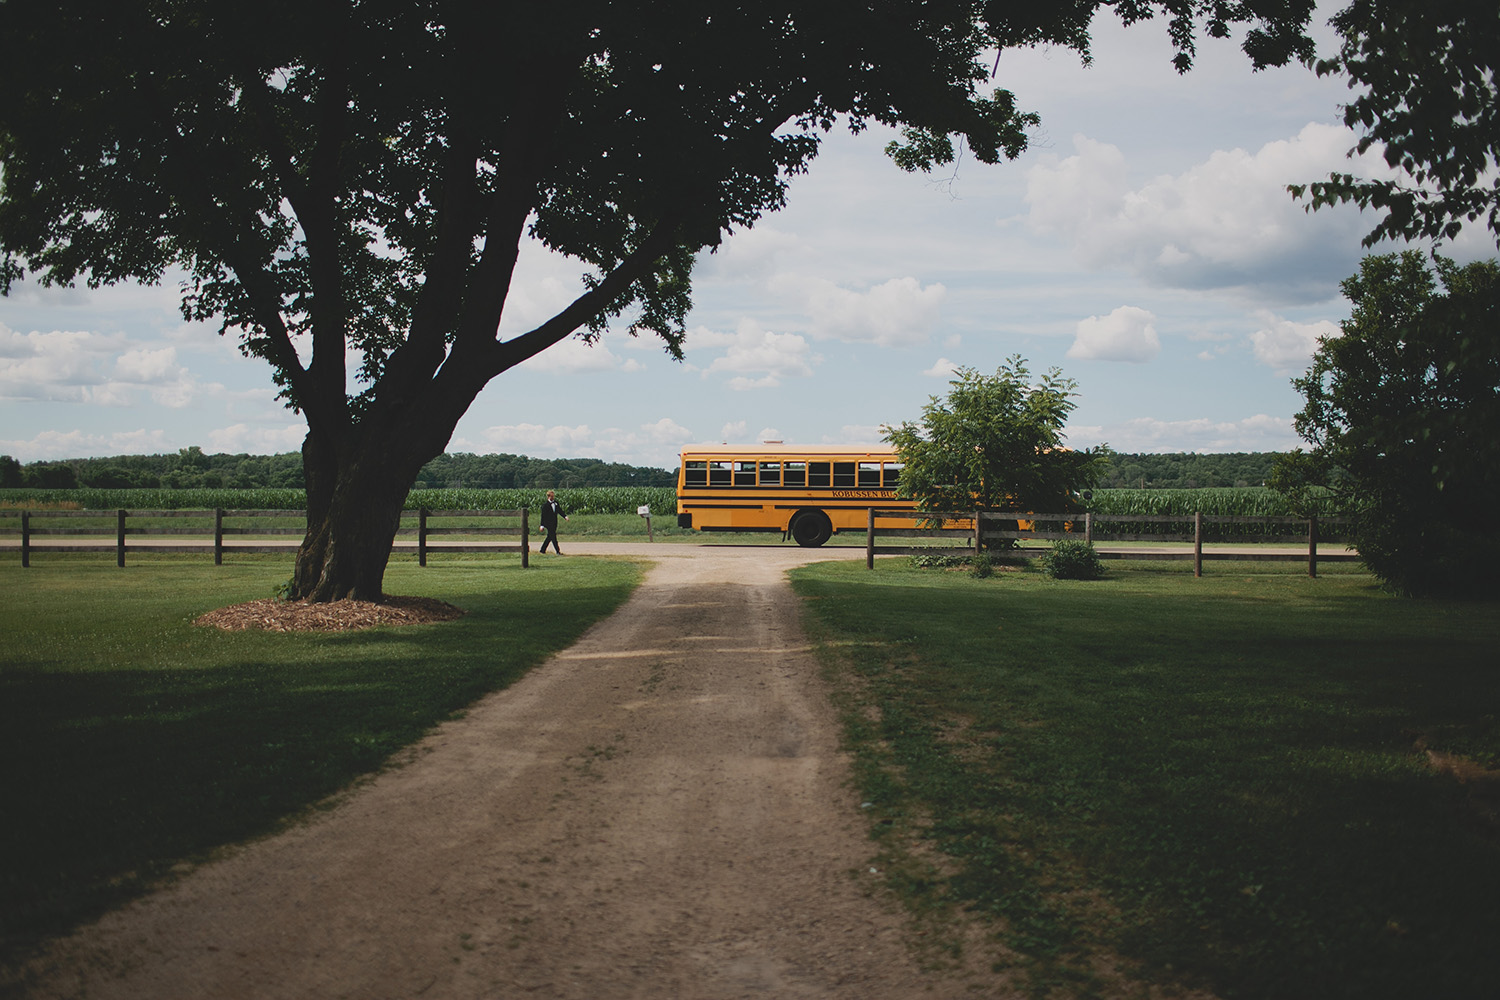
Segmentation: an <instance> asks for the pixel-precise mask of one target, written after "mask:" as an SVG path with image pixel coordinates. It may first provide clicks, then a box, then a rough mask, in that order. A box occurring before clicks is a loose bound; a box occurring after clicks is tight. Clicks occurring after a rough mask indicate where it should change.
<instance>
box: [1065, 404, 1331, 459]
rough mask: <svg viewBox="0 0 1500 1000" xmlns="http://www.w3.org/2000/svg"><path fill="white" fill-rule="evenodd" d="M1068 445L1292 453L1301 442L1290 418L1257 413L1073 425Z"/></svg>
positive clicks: (1147, 450)
mask: <svg viewBox="0 0 1500 1000" xmlns="http://www.w3.org/2000/svg"><path fill="white" fill-rule="evenodd" d="M1067 439H1068V444H1069V445H1070V446H1072V447H1075V448H1083V447H1089V446H1091V445H1095V444H1098V443H1100V442H1102V441H1108V442H1109V446H1110V447H1111V448H1113V449H1114V450H1115V451H1122V452H1170V451H1205V452H1222V451H1290V450H1291V449H1292V448H1295V447H1297V446H1298V445H1299V444H1301V443H1302V442H1301V441H1300V439H1298V437H1297V435H1296V432H1295V431H1293V430H1292V420H1291V418H1290V417H1273V416H1268V415H1267V414H1264V413H1258V414H1256V415H1254V416H1251V417H1245V418H1243V419H1241V420H1211V419H1208V418H1206V417H1204V418H1198V419H1194V420H1158V419H1156V418H1153V417H1138V418H1136V419H1134V420H1127V421H1124V422H1122V423H1115V424H1104V425H1096V426H1088V427H1084V426H1074V427H1071V428H1069V429H1068V434H1067Z"/></svg>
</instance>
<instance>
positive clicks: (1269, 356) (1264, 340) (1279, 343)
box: [1250, 310, 1341, 373]
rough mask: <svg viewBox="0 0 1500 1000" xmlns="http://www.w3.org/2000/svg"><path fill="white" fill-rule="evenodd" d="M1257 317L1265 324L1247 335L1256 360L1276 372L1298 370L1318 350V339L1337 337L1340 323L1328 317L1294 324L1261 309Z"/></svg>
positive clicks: (1303, 366)
mask: <svg viewBox="0 0 1500 1000" xmlns="http://www.w3.org/2000/svg"><path fill="white" fill-rule="evenodd" d="M1257 318H1258V319H1259V320H1260V321H1261V322H1262V323H1263V324H1265V325H1264V326H1262V327H1261V328H1260V329H1259V330H1256V331H1255V332H1254V333H1252V334H1251V335H1250V344H1251V346H1252V347H1253V348H1254V350H1255V360H1256V361H1259V362H1260V363H1261V364H1263V365H1267V366H1269V367H1271V368H1274V369H1275V370H1276V371H1278V372H1282V373H1288V372H1300V371H1302V370H1303V369H1305V368H1306V367H1307V365H1308V362H1310V361H1311V360H1312V356H1313V355H1314V354H1315V353H1317V350H1318V339H1319V338H1321V337H1337V336H1339V334H1340V332H1341V331H1340V329H1339V325H1338V324H1337V323H1334V322H1332V321H1331V320H1326V319H1325V320H1319V321H1318V322H1316V323H1294V322H1292V321H1291V320H1285V319H1282V318H1281V317H1279V316H1277V315H1276V314H1274V313H1271V312H1267V311H1264V310H1262V311H1261V312H1260V313H1258V314H1257Z"/></svg>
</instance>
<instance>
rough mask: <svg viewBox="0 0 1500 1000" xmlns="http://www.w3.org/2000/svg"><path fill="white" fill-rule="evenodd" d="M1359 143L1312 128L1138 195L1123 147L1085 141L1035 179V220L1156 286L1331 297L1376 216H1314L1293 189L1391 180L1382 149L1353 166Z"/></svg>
mask: <svg viewBox="0 0 1500 1000" xmlns="http://www.w3.org/2000/svg"><path fill="white" fill-rule="evenodd" d="M1353 145H1354V136H1353V134H1352V133H1351V132H1350V131H1349V130H1347V129H1345V128H1341V127H1335V126H1331V125H1323V124H1318V123H1310V124H1308V125H1306V126H1305V127H1304V128H1303V129H1302V130H1301V131H1300V132H1299V133H1298V134H1297V135H1296V136H1295V137H1293V138H1291V139H1285V140H1278V141H1276V142H1269V143H1266V144H1265V145H1263V146H1261V148H1260V149H1259V150H1257V151H1256V152H1254V153H1250V152H1247V151H1246V150H1243V149H1232V150H1227V151H1226V150H1220V151H1217V152H1215V153H1213V154H1212V155H1210V156H1209V157H1208V159H1206V160H1204V161H1202V162H1200V163H1198V164H1196V165H1194V166H1192V167H1190V168H1189V169H1188V170H1186V171H1184V172H1182V173H1180V174H1177V175H1175V176H1172V175H1162V176H1159V177H1156V178H1153V179H1152V180H1150V181H1148V182H1146V183H1144V184H1142V185H1140V186H1138V187H1132V185H1131V183H1130V180H1129V170H1128V164H1127V163H1126V160H1125V157H1124V155H1123V154H1122V153H1121V152H1120V150H1119V149H1118V148H1117V147H1115V146H1112V145H1110V144H1108V143H1103V142H1097V141H1095V140H1092V139H1089V138H1088V137H1086V136H1082V135H1078V136H1075V137H1074V139H1073V148H1074V155H1072V156H1070V157H1066V158H1062V159H1059V158H1058V157H1057V156H1055V155H1053V156H1045V157H1043V158H1042V159H1041V161H1040V163H1039V164H1038V165H1037V166H1035V167H1033V168H1032V169H1031V171H1030V172H1029V173H1028V175H1027V196H1026V200H1027V202H1028V203H1029V205H1030V215H1029V217H1028V221H1029V222H1030V224H1031V226H1032V227H1033V228H1034V229H1035V230H1037V231H1039V232H1053V233H1058V234H1060V235H1062V236H1064V237H1066V238H1068V239H1070V240H1071V241H1072V242H1073V244H1074V249H1075V252H1076V253H1077V254H1078V255H1079V256H1080V257H1082V259H1083V260H1084V262H1085V263H1086V264H1087V265H1088V266H1090V267H1093V268H1112V267H1125V268H1127V269H1129V270H1131V271H1132V272H1134V273H1135V274H1137V275H1138V276H1140V277H1141V278H1143V279H1145V280H1146V281H1147V282H1149V283H1151V284H1153V285H1158V286H1164V287H1173V288H1187V289H1236V290H1241V291H1244V292H1246V293H1254V294H1257V295H1259V296H1264V297H1269V298H1271V299H1272V300H1274V301H1286V302H1310V301H1322V300H1325V299H1328V298H1331V297H1332V296H1333V295H1334V294H1336V292H1337V284H1338V282H1339V280H1341V279H1342V278H1343V277H1345V276H1347V275H1348V274H1349V273H1350V272H1351V271H1352V270H1353V268H1354V265H1355V262H1356V261H1357V260H1358V256H1359V237H1360V236H1362V235H1363V234H1364V231H1365V229H1367V228H1368V220H1361V219H1360V217H1359V214H1358V212H1356V211H1354V210H1352V209H1349V210H1344V209H1325V210H1323V211H1320V212H1318V213H1316V215H1309V214H1308V213H1306V212H1305V211H1304V210H1303V207H1302V205H1301V204H1300V203H1297V202H1294V201H1293V200H1292V198H1291V196H1290V195H1289V194H1288V193H1287V191H1286V186H1287V185H1288V184H1292V183H1298V182H1305V181H1307V180H1309V179H1317V178H1319V177H1324V176H1327V174H1328V173H1329V172H1330V171H1333V170H1338V171H1351V170H1352V171H1353V172H1355V173H1358V174H1362V175H1364V176H1381V177H1384V176H1389V173H1390V171H1389V169H1388V168H1387V167H1386V166H1385V164H1384V161H1383V160H1382V159H1381V158H1380V157H1379V156H1378V155H1375V154H1374V153H1368V154H1366V155H1364V156H1362V157H1359V158H1356V159H1355V160H1352V161H1351V160H1349V159H1348V158H1347V157H1346V153H1347V151H1348V150H1349V148H1350V147H1351V146H1353Z"/></svg>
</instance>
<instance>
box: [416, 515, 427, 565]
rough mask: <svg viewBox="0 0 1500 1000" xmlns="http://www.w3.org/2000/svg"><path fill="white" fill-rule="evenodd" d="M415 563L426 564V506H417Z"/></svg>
mask: <svg viewBox="0 0 1500 1000" xmlns="http://www.w3.org/2000/svg"><path fill="white" fill-rule="evenodd" d="M417 565H418V566H426V565H427V508H426V507H418V508H417Z"/></svg>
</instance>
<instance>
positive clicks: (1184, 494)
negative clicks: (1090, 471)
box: [1086, 486, 1336, 541]
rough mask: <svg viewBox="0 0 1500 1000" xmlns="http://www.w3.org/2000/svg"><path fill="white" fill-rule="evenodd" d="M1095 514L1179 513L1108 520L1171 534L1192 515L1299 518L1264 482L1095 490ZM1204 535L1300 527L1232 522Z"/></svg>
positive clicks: (1122, 528)
mask: <svg viewBox="0 0 1500 1000" xmlns="http://www.w3.org/2000/svg"><path fill="white" fill-rule="evenodd" d="M1086 506H1087V508H1088V510H1090V511H1091V512H1093V513H1095V514H1116V515H1130V514H1140V515H1147V516H1157V517H1162V516H1165V517H1181V518H1182V520H1181V521H1173V522H1167V523H1163V522H1148V521H1141V522H1109V523H1108V525H1107V526H1101V527H1104V528H1105V530H1108V531H1110V532H1114V533H1119V534H1158V533H1160V534H1166V533H1169V532H1184V533H1191V532H1192V530H1193V515H1194V514H1195V513H1201V514H1203V515H1204V516H1205V517H1215V516H1228V517H1297V516H1298V513H1297V511H1296V510H1294V509H1293V507H1292V505H1291V503H1290V501H1289V500H1288V499H1287V498H1286V497H1284V496H1283V495H1282V494H1280V493H1277V492H1276V491H1275V490H1271V489H1266V488H1265V487H1263V486H1250V487H1224V488H1211V489H1197V490H1094V492H1093V496H1092V498H1091V499H1090V500H1089V501H1088V503H1087V504H1086ZM1332 513H1333V512H1332V510H1331V509H1329V510H1326V511H1322V512H1320V516H1325V517H1326V516H1331V514H1332ZM1331 528H1332V526H1329V530H1320V532H1319V534H1320V535H1321V536H1322V537H1324V538H1326V539H1328V540H1330V541H1332V540H1333V539H1334V538H1335V537H1336V536H1335V532H1334V531H1333V530H1331ZM1204 530H1205V534H1206V537H1207V538H1209V539H1210V540H1212V539H1213V538H1214V537H1216V536H1223V535H1236V536H1250V537H1253V536H1257V535H1265V536H1272V535H1293V534H1297V533H1298V532H1299V531H1300V530H1302V529H1301V528H1300V527H1298V526H1295V525H1285V524H1282V525H1278V524H1233V525H1217V524H1208V525H1205V526H1204Z"/></svg>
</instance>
